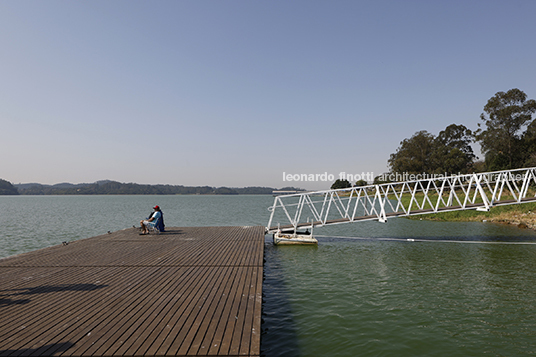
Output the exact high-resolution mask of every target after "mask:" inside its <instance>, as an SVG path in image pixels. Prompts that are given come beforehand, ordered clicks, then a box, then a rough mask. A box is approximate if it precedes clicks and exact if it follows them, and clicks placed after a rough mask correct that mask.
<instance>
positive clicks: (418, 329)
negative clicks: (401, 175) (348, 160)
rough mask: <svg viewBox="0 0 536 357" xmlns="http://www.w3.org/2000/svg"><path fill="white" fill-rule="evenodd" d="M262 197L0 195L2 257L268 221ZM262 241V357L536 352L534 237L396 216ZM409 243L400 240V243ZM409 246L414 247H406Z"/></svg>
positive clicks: (494, 227)
mask: <svg viewBox="0 0 536 357" xmlns="http://www.w3.org/2000/svg"><path fill="white" fill-rule="evenodd" d="M272 202H273V197H271V196H0V224H1V227H2V230H1V231H0V257H6V256H10V255H14V254H19V253H23V252H26V251H31V250H35V249H39V248H44V247H47V246H51V245H56V244H61V242H63V241H72V240H77V239H82V238H87V237H92V236H96V235H100V234H103V233H106V232H107V231H116V230H121V229H124V228H128V227H132V226H133V225H138V224H139V221H140V219H142V218H145V217H146V216H148V215H149V213H150V212H151V211H152V209H151V207H153V206H154V205H160V207H162V210H163V212H164V217H165V222H166V225H167V226H168V227H171V226H183V227H184V226H221V225H240V226H244V225H262V226H264V225H266V224H267V223H268V218H269V212H268V210H267V208H268V207H269V206H270V205H271V204H272ZM314 233H315V235H317V236H318V240H319V244H318V246H314V247H310V246H301V247H299V246H295V247H285V246H279V247H277V246H273V245H272V243H271V239H270V237H269V236H267V237H266V245H265V260H266V262H265V280H264V284H263V324H262V330H263V332H262V341H261V342H262V345H261V350H262V354H263V355H265V356H453V355H462V356H529V355H534V354H536V313H535V311H536V306H535V305H536V303H535V302H534V297H535V296H536V244H534V243H536V233H535V232H534V231H532V230H527V229H519V228H517V227H512V226H507V225H497V224H491V223H478V222H476V223H475V222H472V223H452V222H428V221H419V220H416V221H414V220H408V219H403V218H397V219H392V220H389V221H388V222H387V223H379V222H361V223H355V224H346V225H339V226H331V227H326V228H321V229H315V232H314ZM408 239H409V240H408ZM411 240H413V241H411Z"/></svg>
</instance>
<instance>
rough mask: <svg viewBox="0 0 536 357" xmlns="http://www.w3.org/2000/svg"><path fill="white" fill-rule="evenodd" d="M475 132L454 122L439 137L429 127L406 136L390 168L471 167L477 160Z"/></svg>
mask: <svg viewBox="0 0 536 357" xmlns="http://www.w3.org/2000/svg"><path fill="white" fill-rule="evenodd" d="M472 141H473V133H472V132H471V130H469V129H467V128H466V127H465V126H463V125H456V124H451V125H449V126H448V127H447V128H446V129H445V130H443V131H441V132H440V133H439V134H438V136H437V137H435V136H434V135H433V134H430V133H429V132H427V131H426V130H422V131H418V132H416V133H415V134H414V135H413V136H412V137H411V138H409V139H404V140H402V141H401V142H400V146H399V147H398V149H397V151H396V152H395V153H394V154H391V156H390V158H389V161H388V163H389V167H390V171H391V172H393V173H400V174H402V173H408V174H422V173H428V174H433V173H436V174H444V173H447V174H457V173H459V172H460V173H466V172H469V171H470V170H471V164H472V162H473V160H474V159H475V155H474V153H473V149H472V148H471V142H472Z"/></svg>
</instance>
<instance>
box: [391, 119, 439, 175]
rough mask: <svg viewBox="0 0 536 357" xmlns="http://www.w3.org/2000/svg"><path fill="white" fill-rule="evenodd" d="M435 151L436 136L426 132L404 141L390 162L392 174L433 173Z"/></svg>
mask: <svg viewBox="0 0 536 357" xmlns="http://www.w3.org/2000/svg"><path fill="white" fill-rule="evenodd" d="M433 151H434V136H433V135H432V134H430V133H429V132H427V131H426V130H421V131H418V132H416V133H415V134H414V135H413V136H412V137H411V138H409V139H404V140H402V141H401V142H400V146H399V147H398V149H397V150H396V153H394V154H391V156H390V158H389V161H388V162H389V167H390V168H391V172H399V173H403V172H407V173H410V174H420V173H423V172H431V171H432V169H433V162H432V153H433Z"/></svg>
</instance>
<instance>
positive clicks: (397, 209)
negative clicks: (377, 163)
mask: <svg viewBox="0 0 536 357" xmlns="http://www.w3.org/2000/svg"><path fill="white" fill-rule="evenodd" d="M422 176H424V175H422ZM525 202H536V167H532V168H525V169H514V170H505V171H495V172H483V173H474V174H464V175H453V176H443V175H435V176H434V175H431V176H429V177H428V178H423V179H418V180H413V181H404V182H393V183H385V184H380V185H368V186H359V187H351V188H345V189H337V190H325V191H315V192H303V193H296V194H290V195H281V196H276V197H275V198H274V204H273V206H271V207H270V208H269V210H270V212H271V213H270V220H269V222H268V225H267V227H266V232H267V233H276V232H294V233H296V232H297V231H298V229H311V230H312V229H313V228H314V227H322V226H327V225H333V224H342V223H353V222H362V221H370V220H377V221H380V222H386V221H387V219H388V218H393V217H404V216H414V215H422V214H430V213H438V212H447V211H460V210H468V209H476V210H482V211H489V209H490V208H491V207H493V206H500V205H511V204H519V203H525Z"/></svg>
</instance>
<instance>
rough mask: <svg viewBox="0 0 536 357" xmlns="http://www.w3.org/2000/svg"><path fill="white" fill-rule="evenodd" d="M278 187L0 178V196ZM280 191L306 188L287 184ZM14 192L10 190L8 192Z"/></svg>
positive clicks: (266, 191) (245, 191)
mask: <svg viewBox="0 0 536 357" xmlns="http://www.w3.org/2000/svg"><path fill="white" fill-rule="evenodd" d="M274 190H276V189H274V188H271V187H243V188H235V187H233V188H229V187H210V186H182V185H142V184H137V183H121V182H116V181H99V182H95V183H91V184H70V183H63V184H57V185H42V184H37V183H34V184H20V185H12V184H11V183H9V182H8V181H5V180H0V195H7V194H21V195H270V194H272V192H273V191H274ZM281 190H293V191H303V190H302V189H299V188H294V187H284V188H282V189H281ZM8 192H11V193H8Z"/></svg>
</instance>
